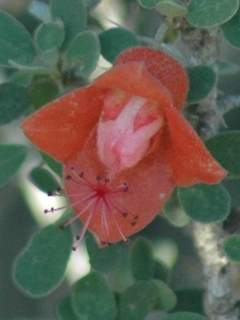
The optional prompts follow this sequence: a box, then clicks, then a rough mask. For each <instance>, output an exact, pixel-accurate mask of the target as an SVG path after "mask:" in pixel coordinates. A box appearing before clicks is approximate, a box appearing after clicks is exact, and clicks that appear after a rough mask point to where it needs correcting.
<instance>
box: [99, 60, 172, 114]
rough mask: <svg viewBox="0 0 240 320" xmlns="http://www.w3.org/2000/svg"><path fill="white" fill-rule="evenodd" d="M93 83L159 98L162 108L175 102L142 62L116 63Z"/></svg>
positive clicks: (100, 86)
mask: <svg viewBox="0 0 240 320" xmlns="http://www.w3.org/2000/svg"><path fill="white" fill-rule="evenodd" d="M93 85H94V86H96V87H98V88H104V89H106V88H107V89H110V88H111V89H120V90H123V91H126V92H129V93H130V94H132V95H136V96H142V97H146V98H149V99H152V100H157V101H159V102H160V104H161V107H162V108H165V107H168V106H170V105H172V104H173V101H172V96H171V94H170V93H169V91H168V90H167V89H166V88H165V87H164V86H163V85H162V84H161V82H160V81H159V80H157V79H156V78H154V77H153V76H152V75H151V74H150V73H149V72H148V70H147V69H146V68H145V66H144V64H143V63H142V62H129V63H124V64H120V65H116V66H114V67H113V68H112V69H110V70H109V71H108V72H105V73H104V74H102V75H101V76H100V77H99V78H97V79H96V80H95V81H94V83H93Z"/></svg>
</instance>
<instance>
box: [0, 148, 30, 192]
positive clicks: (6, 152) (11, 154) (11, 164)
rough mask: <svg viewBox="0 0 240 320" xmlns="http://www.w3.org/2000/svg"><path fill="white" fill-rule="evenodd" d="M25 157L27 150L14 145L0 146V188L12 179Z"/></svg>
mask: <svg viewBox="0 0 240 320" xmlns="http://www.w3.org/2000/svg"><path fill="white" fill-rule="evenodd" d="M26 157H27V148H26V147H25V146H21V145H17V144H16V145H15V144H5V145H4V144H0V186H3V185H4V184H6V183H7V182H8V181H9V179H10V178H11V177H13V176H14V175H15V174H16V173H17V171H18V169H19V168H20V166H21V165H22V163H23V162H24V160H25V159H26Z"/></svg>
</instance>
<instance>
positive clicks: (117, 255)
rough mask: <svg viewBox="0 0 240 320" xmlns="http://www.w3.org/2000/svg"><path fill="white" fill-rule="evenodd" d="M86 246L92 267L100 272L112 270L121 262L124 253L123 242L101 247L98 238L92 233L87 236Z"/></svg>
mask: <svg viewBox="0 0 240 320" xmlns="http://www.w3.org/2000/svg"><path fill="white" fill-rule="evenodd" d="M86 246H87V251H88V255H89V262H90V264H91V267H92V268H93V269H95V270H97V271H100V272H112V271H113V270H114V269H115V268H116V267H117V265H118V264H119V263H120V260H121V258H122V255H123V246H122V244H121V243H117V244H112V245H110V246H106V247H105V248H101V249H99V246H98V245H97V243H96V240H95V239H94V237H93V236H92V235H91V234H88V235H87V236H86Z"/></svg>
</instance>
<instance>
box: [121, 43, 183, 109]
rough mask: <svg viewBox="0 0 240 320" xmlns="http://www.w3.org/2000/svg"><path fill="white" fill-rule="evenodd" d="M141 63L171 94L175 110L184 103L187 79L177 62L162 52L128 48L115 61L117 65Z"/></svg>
mask: <svg viewBox="0 0 240 320" xmlns="http://www.w3.org/2000/svg"><path fill="white" fill-rule="evenodd" d="M133 61H135V62H137V61H138V62H143V63H144V65H145V66H146V67H147V69H148V71H149V72H150V73H151V74H152V75H153V76H154V77H155V78H157V79H158V80H160V81H161V83H162V84H163V85H164V86H165V87H166V88H167V89H168V90H169V91H170V92H171V94H172V96H173V100H174V104H175V106H176V108H178V109H180V108H182V107H183V104H184V103H185V100H186V96H187V92H188V77H187V74H186V72H185V70H184V68H183V67H182V66H181V64H180V63H179V62H177V60H175V59H174V58H172V57H171V56H169V55H168V54H166V53H165V52H163V51H158V50H154V49H150V48H146V47H138V48H130V49H128V50H126V51H124V52H123V53H122V54H120V56H119V57H118V59H117V64H119V63H127V62H133Z"/></svg>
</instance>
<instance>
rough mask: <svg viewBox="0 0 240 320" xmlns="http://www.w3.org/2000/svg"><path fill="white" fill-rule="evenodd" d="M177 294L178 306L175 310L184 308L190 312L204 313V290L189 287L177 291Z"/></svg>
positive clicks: (183, 309)
mask: <svg viewBox="0 0 240 320" xmlns="http://www.w3.org/2000/svg"><path fill="white" fill-rule="evenodd" d="M175 293H176V295H177V306H176V308H175V309H174V311H178V310H182V311H188V312H197V313H200V314H201V313H204V305H203V301H204V290H203V289H195V288H187V289H180V290H177V291H175Z"/></svg>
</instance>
